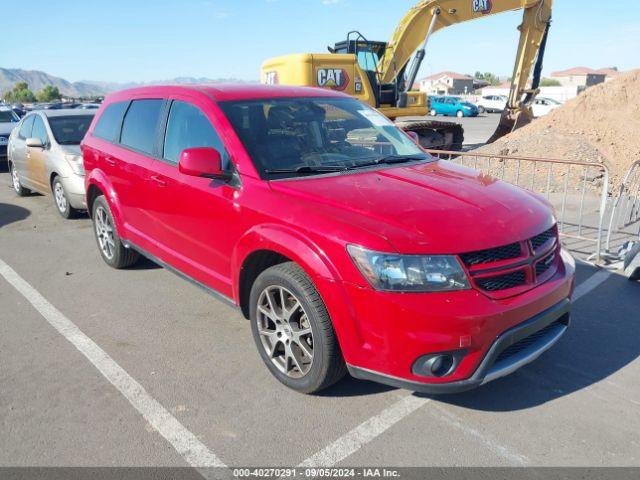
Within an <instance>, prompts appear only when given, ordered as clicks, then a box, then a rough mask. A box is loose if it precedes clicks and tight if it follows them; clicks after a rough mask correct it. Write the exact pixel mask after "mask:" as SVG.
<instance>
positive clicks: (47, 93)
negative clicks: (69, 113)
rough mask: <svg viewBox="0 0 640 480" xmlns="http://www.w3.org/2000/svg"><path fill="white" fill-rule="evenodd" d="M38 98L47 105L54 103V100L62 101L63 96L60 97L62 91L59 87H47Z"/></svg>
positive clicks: (39, 93)
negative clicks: (47, 103)
mask: <svg viewBox="0 0 640 480" xmlns="http://www.w3.org/2000/svg"><path fill="white" fill-rule="evenodd" d="M36 97H37V99H38V101H39V102H43V103H45V102H53V101H54V100H60V99H61V98H62V95H60V90H58V87H54V86H53V85H47V86H46V87H44V88H43V89H42V90H40V91H39V92H38V93H37V95H36Z"/></svg>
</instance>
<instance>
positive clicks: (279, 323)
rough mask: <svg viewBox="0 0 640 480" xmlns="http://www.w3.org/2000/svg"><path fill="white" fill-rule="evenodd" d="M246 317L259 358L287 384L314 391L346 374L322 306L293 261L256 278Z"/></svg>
mask: <svg viewBox="0 0 640 480" xmlns="http://www.w3.org/2000/svg"><path fill="white" fill-rule="evenodd" d="M250 318H251V331H252V333H253V339H254V341H255V343H256V346H257V348H258V352H259V353H260V357H261V358H262V360H263V362H264V363H265V365H266V366H267V368H268V369H269V371H270V372H271V374H272V375H273V376H274V377H276V378H277V379H278V380H279V381H280V382H281V383H282V384H284V385H286V386H287V387H289V388H291V389H293V390H296V391H298V392H301V393H315V392H318V391H320V390H323V389H325V388H327V387H329V386H331V385H333V384H334V383H336V382H337V381H338V380H340V379H341V378H342V377H344V375H345V374H346V365H345V362H344V359H343V357H342V352H341V350H340V345H339V344H338V339H337V338H336V334H335V331H334V329H333V324H332V323H331V318H330V317H329V313H328V312H327V308H326V307H325V304H324V302H323V301H322V298H321V297H320V295H319V294H318V291H317V290H316V288H315V286H314V285H313V283H312V281H311V279H310V278H309V277H308V276H307V274H306V273H305V272H304V270H302V268H300V266H299V265H297V264H296V263H294V262H287V263H282V264H280V265H275V266H273V267H271V268H269V269H267V270H265V271H264V272H262V273H261V274H260V275H259V276H258V278H257V279H256V281H255V282H254V284H253V286H252V288H251V295H250Z"/></svg>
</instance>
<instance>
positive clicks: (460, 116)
mask: <svg viewBox="0 0 640 480" xmlns="http://www.w3.org/2000/svg"><path fill="white" fill-rule="evenodd" d="M456 117H458V118H462V117H464V112H463V111H462V110H458V111H457V112H456Z"/></svg>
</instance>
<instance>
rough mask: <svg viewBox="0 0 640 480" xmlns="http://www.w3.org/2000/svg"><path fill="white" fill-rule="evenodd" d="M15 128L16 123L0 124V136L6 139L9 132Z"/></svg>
mask: <svg viewBox="0 0 640 480" xmlns="http://www.w3.org/2000/svg"><path fill="white" fill-rule="evenodd" d="M17 126H18V124H17V123H6V122H2V123H0V135H2V136H3V137H8V136H9V134H10V133H11V130H13V129H14V128H16V127H17Z"/></svg>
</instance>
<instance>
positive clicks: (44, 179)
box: [8, 110, 94, 218]
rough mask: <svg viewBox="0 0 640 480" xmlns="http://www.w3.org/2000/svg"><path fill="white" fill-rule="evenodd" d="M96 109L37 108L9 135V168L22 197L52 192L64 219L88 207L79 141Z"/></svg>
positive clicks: (15, 188)
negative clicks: (32, 192)
mask: <svg viewBox="0 0 640 480" xmlns="http://www.w3.org/2000/svg"><path fill="white" fill-rule="evenodd" d="M93 114H94V112H92V111H86V112H84V111H83V112H78V111H77V110H37V111H33V112H31V113H29V114H28V115H26V116H25V117H24V118H23V119H22V120H21V121H20V123H19V124H18V126H17V127H16V129H15V130H14V131H13V133H12V134H11V137H10V138H9V148H8V153H9V171H10V172H11V178H12V183H13V188H14V190H15V191H16V193H17V194H18V195H20V196H24V195H27V194H28V193H29V192H31V191H35V192H38V193H42V194H47V193H53V198H54V200H55V204H56V207H57V209H58V212H59V213H60V215H62V216H63V217H64V218H70V217H73V216H74V215H75V214H76V213H77V211H78V210H84V209H86V201H85V194H84V166H83V163H82V156H81V152H80V141H81V140H82V138H83V137H84V134H85V133H86V131H87V129H88V128H89V125H90V124H91V120H92V119H93Z"/></svg>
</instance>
